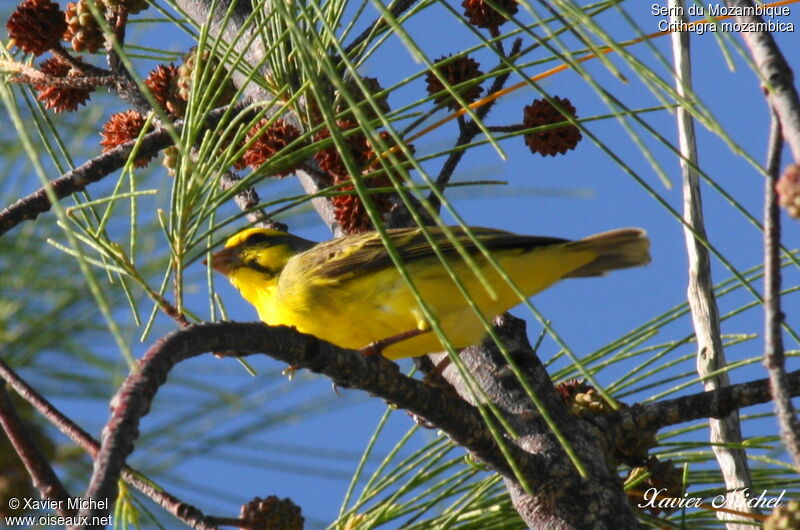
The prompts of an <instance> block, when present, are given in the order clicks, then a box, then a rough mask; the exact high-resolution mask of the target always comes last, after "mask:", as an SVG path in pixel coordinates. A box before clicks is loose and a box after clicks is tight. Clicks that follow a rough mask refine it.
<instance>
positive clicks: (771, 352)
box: [764, 108, 800, 469]
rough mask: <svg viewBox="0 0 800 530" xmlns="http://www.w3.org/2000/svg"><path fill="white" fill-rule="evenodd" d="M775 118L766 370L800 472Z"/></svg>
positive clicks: (767, 237) (767, 214) (767, 217)
mask: <svg viewBox="0 0 800 530" xmlns="http://www.w3.org/2000/svg"><path fill="white" fill-rule="evenodd" d="M771 114H772V130H771V131H770V142H769V152H768V155H767V179H766V185H765V191H764V195H765V198H764V366H766V368H767V373H768V374H769V380H770V387H771V388H772V396H773V399H774V401H775V411H776V415H777V417H778V424H779V425H780V430H781V436H782V438H783V444H784V445H785V446H786V450H787V451H788V452H789V454H790V455H791V456H792V461H793V462H794V467H795V469H800V421H798V419H797V412H796V411H795V409H794V405H792V399H791V396H790V394H789V392H788V388H787V380H786V356H785V355H784V349H783V336H782V332H781V326H782V325H783V320H784V319H783V312H782V311H781V257H780V244H781V213H780V209H779V208H778V193H777V191H776V190H775V184H776V183H777V182H778V178H779V177H780V171H781V151H782V150H783V140H782V136H781V126H780V122H779V118H778V113H777V112H776V111H775V109H774V108H773V109H772V112H771Z"/></svg>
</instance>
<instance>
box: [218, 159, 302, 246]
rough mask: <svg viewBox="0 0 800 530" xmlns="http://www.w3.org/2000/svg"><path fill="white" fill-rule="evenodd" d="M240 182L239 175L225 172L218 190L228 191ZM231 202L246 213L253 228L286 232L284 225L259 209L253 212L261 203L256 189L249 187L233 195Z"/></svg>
mask: <svg viewBox="0 0 800 530" xmlns="http://www.w3.org/2000/svg"><path fill="white" fill-rule="evenodd" d="M240 180H242V179H241V177H240V176H239V175H237V174H236V173H234V172H233V171H227V172H225V174H224V175H222V178H221V179H220V182H219V184H220V188H222V189H223V190H229V189H231V188H232V187H234V186H236V184H237V183H238V182H239V181H240ZM233 201H234V202H235V203H236V206H238V207H239V209H240V210H242V211H243V212H247V215H246V217H247V220H248V221H250V223H252V224H253V226H259V227H262V228H272V229H273V230H280V231H282V232H286V230H287V228H288V227H287V226H286V225H285V224H283V223H279V222H277V221H274V220H272V219H270V217H269V216H268V215H267V214H266V212H265V211H264V210H262V209H260V208H259V209H255V210H253V208H255V207H256V206H257V205H258V203H259V202H260V201H261V199H259V197H258V192H256V189H255V188H254V187H253V186H250V187H248V188H246V189H244V190H242V191H240V192H239V193H237V194H236V195H234V196H233Z"/></svg>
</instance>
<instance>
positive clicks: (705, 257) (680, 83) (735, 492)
mask: <svg viewBox="0 0 800 530" xmlns="http://www.w3.org/2000/svg"><path fill="white" fill-rule="evenodd" d="M669 5H670V7H672V8H673V9H671V10H670V12H671V13H674V14H673V16H672V17H671V19H672V22H674V23H686V22H687V21H688V18H687V17H686V15H685V5H684V1H683V0H670V2H669ZM677 13H681V14H680V15H678V14H677ZM689 35H690V34H689V33H688V32H675V33H672V35H671V38H672V48H673V55H674V60H673V61H674V65H675V75H676V78H675V84H676V87H675V90H676V92H677V93H678V95H679V96H681V97H683V98H685V99H687V100H691V90H692V89H691V87H692V70H691V56H690V49H689ZM677 119H678V135H679V143H680V152H681V155H682V156H681V159H680V163H681V173H682V175H683V207H684V214H683V218H684V220H685V223H686V224H685V225H684V236H685V239H686V251H687V254H688V257H689V285H688V288H687V296H688V301H689V306H690V308H691V312H692V323H693V324H694V331H695V336H696V338H697V372H698V374H699V375H700V377H702V378H703V387H704V388H705V389H706V390H717V389H720V388H724V387H727V386H730V379H729V377H728V373H727V372H726V371H725V370H724V368H725V366H726V364H727V362H726V360H725V351H724V349H723V346H722V337H721V331H720V324H719V309H718V308H717V301H716V298H715V297H714V285H713V282H712V279H711V264H710V260H709V252H708V249H707V248H706V247H705V245H704V243H703V242H704V241H706V239H707V236H706V230H705V222H704V220H703V202H702V197H701V194H700V179H699V176H698V174H697V171H695V169H694V168H695V167H697V144H696V139H695V134H694V121H693V120H692V115H691V113H690V112H689V111H688V110H687V109H685V108H683V107H679V108H678V109H677ZM712 374H716V375H712ZM708 427H709V438H710V442H711V444H712V446H711V447H712V450H713V451H714V456H715V457H716V459H717V463H718V464H719V467H720V472H721V473H722V477H723V480H724V481H725V486H726V489H727V490H728V492H729V493H728V494H727V495H728V499H727V501H726V502H728V503H729V504H730V505H731V506H741V507H742V509H743V510H745V511H747V512H748V513H759V511H758V510H757V508H755V507H751V506H750V505H749V504H748V503H747V502H746V501H747V498H746V497H745V493H746V491H747V488H749V487H750V485H751V483H752V479H751V477H750V467H749V465H748V463H747V455H746V454H745V452H744V450H743V449H741V448H740V446H741V443H742V431H741V426H740V424H739V413H738V411H732V412H731V414H730V416H728V417H726V418H721V419H710V420H709V422H708ZM717 515H718V517H720V518H722V517H723V514H722V513H721V512H719V513H718V514H717ZM724 517H725V518H726V519H730V518H731V517H733V518H734V519H735V520H736V521H740V520H746V518H744V517H741V516H731V515H729V514H725V515H724ZM727 526H728V527H729V528H738V525H735V524H733V523H729V524H728V525H727Z"/></svg>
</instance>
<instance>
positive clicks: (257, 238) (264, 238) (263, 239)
mask: <svg viewBox="0 0 800 530" xmlns="http://www.w3.org/2000/svg"><path fill="white" fill-rule="evenodd" d="M244 242H245V244H246V245H247V246H251V245H261V244H263V243H268V242H269V236H268V235H267V234H264V233H262V232H256V233H255V234H250V235H249V236H247V239H245V241H244Z"/></svg>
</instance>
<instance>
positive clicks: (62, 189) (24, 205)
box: [0, 101, 249, 236]
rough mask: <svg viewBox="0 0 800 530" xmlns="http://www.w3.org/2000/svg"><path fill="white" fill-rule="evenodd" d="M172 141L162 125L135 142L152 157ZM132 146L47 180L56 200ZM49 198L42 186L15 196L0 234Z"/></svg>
mask: <svg viewBox="0 0 800 530" xmlns="http://www.w3.org/2000/svg"><path fill="white" fill-rule="evenodd" d="M248 105H249V101H242V102H240V103H237V104H236V106H235V107H234V115H236V114H239V113H240V112H242V111H243V110H244V109H245V108H246V107H247V106H248ZM227 110H228V108H227V107H220V108H218V109H214V110H213V111H211V112H209V114H208V117H207V118H206V121H205V123H206V126H207V127H209V128H212V127H214V126H215V125H216V124H217V123H218V122H219V120H220V119H222V117H223V116H224V115H225V113H226V112H227ZM182 126H183V122H182V121H178V122H176V123H175V129H176V130H177V131H178V134H180V129H181V127H182ZM173 143H174V142H173V140H172V137H171V135H170V134H169V131H168V130H167V129H166V128H163V127H160V128H158V129H157V130H155V131H153V132H151V133H148V134H146V135H145V136H144V137H143V138H142V140H141V143H140V144H139V151H138V154H139V156H142V157H145V156H153V155H155V154H156V153H158V152H159V151H161V150H162V149H165V148H167V147H169V146H171V145H173ZM135 145H136V141H130V142H126V143H124V144H122V145H119V146H117V147H115V148H114V149H112V150H110V151H108V152H107V153H104V154H102V155H99V156H97V157H95V158H92V159H91V160H89V161H87V162H85V163H83V164H81V165H80V166H78V167H76V168H75V169H72V170H70V171H68V172H66V173H64V174H63V175H61V176H60V177H58V178H57V179H55V180H53V181H52V182H51V183H50V187H51V188H52V190H53V192H54V193H55V196H56V197H57V198H58V199H63V198H65V197H69V196H70V195H72V194H73V193H76V192H79V191H83V190H84V189H86V187H87V186H88V185H89V184H92V183H94V182H98V181H100V180H102V179H103V178H105V177H107V176H108V175H110V174H111V173H113V172H114V171H116V170H118V169H120V168H121V167H123V166H124V165H125V163H126V162H127V161H128V158H129V156H130V154H131V151H132V150H133V147H134V146H135ZM51 206H52V205H51V203H50V199H49V198H48V197H47V191H46V190H45V188H40V189H38V190H37V191H35V192H33V193H31V194H30V195H28V196H26V197H23V198H21V199H19V200H18V201H17V202H15V203H14V204H12V205H10V206H8V207H7V208H5V209H4V210H2V211H0V236H2V235H3V234H5V233H6V232H8V231H9V230H11V229H12V228H14V227H15V226H17V225H18V224H19V223H21V222H23V221H31V220H34V219H36V218H37V217H39V215H40V214H42V213H45V212H47V211H49V210H50V207H51Z"/></svg>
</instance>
